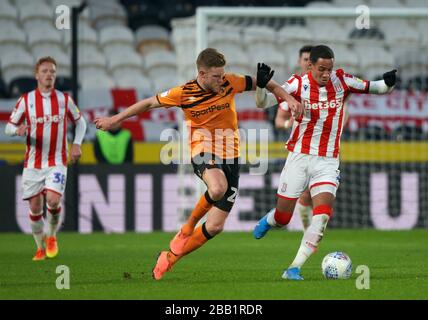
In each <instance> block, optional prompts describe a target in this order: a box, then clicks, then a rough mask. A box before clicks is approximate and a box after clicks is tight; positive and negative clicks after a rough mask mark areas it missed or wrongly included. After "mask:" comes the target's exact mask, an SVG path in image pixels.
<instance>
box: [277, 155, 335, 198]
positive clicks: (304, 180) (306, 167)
mask: <svg viewBox="0 0 428 320" xmlns="http://www.w3.org/2000/svg"><path fill="white" fill-rule="evenodd" d="M339 182H340V171H339V158H330V157H320V156H314V155H310V154H303V153H294V152H290V154H289V155H288V157H287V161H286V162H285V165H284V169H282V173H281V177H280V178H279V186H278V191H277V195H278V196H279V197H282V198H285V199H289V200H295V199H298V198H299V197H300V195H301V194H302V193H303V191H305V190H306V189H307V188H308V187H309V191H310V193H311V197H315V196H316V195H317V194H319V193H322V192H329V193H331V194H333V195H334V196H336V191H337V188H338V187H339Z"/></svg>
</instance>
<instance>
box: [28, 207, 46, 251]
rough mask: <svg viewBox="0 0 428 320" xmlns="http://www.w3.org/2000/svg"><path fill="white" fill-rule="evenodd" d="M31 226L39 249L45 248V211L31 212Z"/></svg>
mask: <svg viewBox="0 0 428 320" xmlns="http://www.w3.org/2000/svg"><path fill="white" fill-rule="evenodd" d="M30 225H31V231H32V232H33V237H34V240H35V241H36V245H37V248H38V249H40V248H43V247H44V245H43V211H42V212H40V213H33V212H31V211H30Z"/></svg>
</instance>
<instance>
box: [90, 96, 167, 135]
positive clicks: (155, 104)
mask: <svg viewBox="0 0 428 320" xmlns="http://www.w3.org/2000/svg"><path fill="white" fill-rule="evenodd" d="M159 107H162V105H161V104H160V103H159V101H158V100H157V99H156V96H152V97H150V98H147V99H144V100H141V101H138V102H137V103H134V104H133V105H132V106H130V107H128V108H126V109H125V110H123V111H122V112H120V113H118V114H116V115H114V116H111V117H104V118H96V119H95V120H94V123H95V126H96V128H97V129H101V130H104V131H108V130H110V129H111V128H112V127H113V126H114V125H116V124H118V123H120V122H122V121H123V120H125V119H128V118H130V117H132V116H135V115H137V114H139V113H141V112H146V111H148V110H150V109H155V108H159Z"/></svg>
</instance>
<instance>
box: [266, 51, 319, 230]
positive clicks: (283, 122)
mask: <svg viewBox="0 0 428 320" xmlns="http://www.w3.org/2000/svg"><path fill="white" fill-rule="evenodd" d="M311 49H312V46H310V45H307V46H303V47H302V48H300V50H299V59H298V60H297V64H298V65H299V68H300V70H301V76H302V75H304V74H305V73H307V72H308V71H309V66H310V60H309V55H310V53H311ZM292 124H293V117H292V115H291V112H290V109H289V108H288V105H287V103H286V102H281V103H280V104H279V105H278V111H277V113H276V117H275V127H276V128H277V129H282V130H288V129H289V128H291V126H292ZM297 208H298V210H299V214H300V218H301V220H302V225H303V230H306V229H307V228H308V227H309V225H310V223H311V219H312V199H311V194H310V193H309V190H308V189H306V190H305V191H303V193H302V195H301V196H300V198H299V201H298V202H297ZM272 210H273V211H275V208H273V209H272Z"/></svg>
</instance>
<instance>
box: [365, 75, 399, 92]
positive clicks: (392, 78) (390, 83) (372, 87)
mask: <svg viewBox="0 0 428 320" xmlns="http://www.w3.org/2000/svg"><path fill="white" fill-rule="evenodd" d="M396 73H397V70H396V69H394V70H391V71H388V72H385V73H384V74H383V80H377V81H370V83H369V92H368V93H373V94H385V93H390V92H391V91H392V90H393V89H394V86H395V83H396V82H397V77H396Z"/></svg>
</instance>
